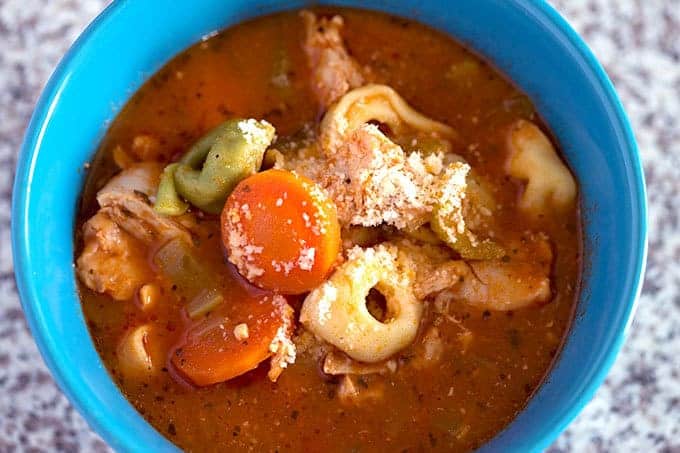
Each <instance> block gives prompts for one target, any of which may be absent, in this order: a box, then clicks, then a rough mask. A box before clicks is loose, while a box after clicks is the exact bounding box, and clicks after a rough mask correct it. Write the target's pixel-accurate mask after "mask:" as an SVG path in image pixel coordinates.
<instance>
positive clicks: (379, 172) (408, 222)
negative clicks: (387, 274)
mask: <svg viewBox="0 0 680 453" xmlns="http://www.w3.org/2000/svg"><path fill="white" fill-rule="evenodd" d="M328 166H329V171H328V172H327V176H326V177H325V178H324V181H323V184H322V186H323V187H324V188H325V189H326V190H327V191H328V192H329V194H330V195H331V198H332V199H333V200H334V201H335V203H336V205H337V207H338V219H339V220H340V224H341V225H363V226H377V225H380V224H383V223H385V224H388V225H393V226H395V227H397V228H400V229H402V228H417V227H418V226H419V225H421V224H423V223H425V222H426V221H427V219H428V217H429V213H430V212H431V211H432V206H433V204H434V190H433V185H434V183H435V180H436V173H435V172H436V169H438V168H439V166H432V165H429V164H428V161H427V160H425V159H423V158H422V156H421V155H420V154H418V153H412V154H410V155H406V153H404V150H403V149H402V148H401V147H400V146H399V145H397V144H396V143H394V142H392V141H391V140H390V139H389V138H387V137H386V136H385V135H384V134H383V133H382V132H380V130H379V129H378V127H377V126H375V125H373V124H364V125H362V126H360V127H359V128H358V129H357V130H355V131H354V132H353V133H351V135H350V136H349V137H348V138H347V141H346V142H345V144H344V145H343V146H342V147H340V148H339V149H338V151H337V152H336V153H335V155H334V156H333V157H332V158H330V160H329V161H328Z"/></svg>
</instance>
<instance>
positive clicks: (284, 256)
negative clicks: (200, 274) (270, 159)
mask: <svg viewBox="0 0 680 453" xmlns="http://www.w3.org/2000/svg"><path fill="white" fill-rule="evenodd" d="M222 241H223V243H224V245H225V247H226V249H227V251H228V253H229V261H231V262H232V263H234V264H235V265H236V267H237V268H238V270H239V272H240V273H241V275H243V276H244V277H245V278H247V279H248V280H249V281H250V282H251V283H253V284H255V285H257V286H260V287H262V288H266V289H269V290H272V291H277V292H280V293H283V294H301V293H304V292H307V291H310V290H312V289H313V288H316V287H317V286H318V285H320V284H321V283H323V281H324V280H325V279H326V277H327V276H328V274H329V272H330V270H331V268H332V267H333V264H334V263H335V262H336V260H337V258H338V254H339V252H340V225H339V223H338V216H337V211H336V208H335V204H334V203H333V202H332V201H331V200H330V199H329V198H328V197H327V196H326V195H325V194H324V192H323V191H322V190H321V189H320V188H319V187H318V186H317V185H316V184H315V183H314V182H313V181H311V180H310V179H307V178H305V177H303V176H300V175H298V174H296V173H293V172H289V171H285V170H278V169H274V170H267V171H264V172H262V173H257V174H255V175H253V176H250V177H248V178H246V179H244V180H243V181H241V182H240V183H239V184H238V185H237V186H236V188H235V189H234V191H233V192H232V193H231V195H230V196H229V198H228V199H227V203H226V205H225V206H224V210H223V211H222Z"/></svg>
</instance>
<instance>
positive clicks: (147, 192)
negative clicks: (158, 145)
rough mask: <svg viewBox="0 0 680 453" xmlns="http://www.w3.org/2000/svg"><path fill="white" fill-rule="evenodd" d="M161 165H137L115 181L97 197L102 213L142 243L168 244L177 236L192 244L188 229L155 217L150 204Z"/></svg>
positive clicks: (161, 216)
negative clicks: (159, 242) (161, 241)
mask: <svg viewBox="0 0 680 453" xmlns="http://www.w3.org/2000/svg"><path fill="white" fill-rule="evenodd" d="M162 170H163V168H162V165H161V164H158V163H155V162H146V163H141V164H136V165H133V166H131V167H130V168H128V169H126V170H123V171H122V172H120V173H119V174H118V175H116V176H115V177H113V178H112V179H111V180H110V181H109V182H108V184H106V186H104V187H103V188H102V189H101V190H100V191H99V192H98V193H97V201H98V202H99V206H101V210H100V211H101V212H104V213H106V214H107V215H108V216H109V217H110V218H111V219H112V220H113V221H114V222H116V223H117V224H118V225H120V226H121V227H122V228H123V229H125V230H126V231H127V232H129V233H130V234H132V235H133V236H134V237H135V238H137V239H139V240H140V241H142V242H144V243H146V244H149V243H151V242H153V241H154V240H169V239H173V238H175V237H178V236H182V237H184V238H185V239H186V240H187V241H191V233H190V231H189V229H188V228H187V227H186V226H185V225H182V224H181V223H179V222H178V221H176V220H175V219H173V218H170V217H166V216H163V215H160V214H158V213H156V211H154V209H153V205H152V203H151V201H150V198H151V197H154V196H155V194H156V189H157V187H158V181H159V179H160V174H161V172H162Z"/></svg>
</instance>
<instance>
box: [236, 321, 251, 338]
mask: <svg viewBox="0 0 680 453" xmlns="http://www.w3.org/2000/svg"><path fill="white" fill-rule="evenodd" d="M249 336H250V334H249V333H248V324H246V323H243V322H242V323H241V324H237V325H236V327H234V337H236V339H237V340H238V341H243V340H247V339H248V337H249Z"/></svg>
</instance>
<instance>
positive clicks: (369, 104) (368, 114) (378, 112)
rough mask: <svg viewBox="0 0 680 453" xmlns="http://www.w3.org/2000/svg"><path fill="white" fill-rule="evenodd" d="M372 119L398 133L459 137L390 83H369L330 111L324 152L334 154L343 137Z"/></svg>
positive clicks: (324, 129)
mask: <svg viewBox="0 0 680 453" xmlns="http://www.w3.org/2000/svg"><path fill="white" fill-rule="evenodd" d="M372 120H374V121H379V122H381V123H383V124H386V125H387V126H389V128H390V130H391V132H392V133H393V134H395V135H401V134H403V133H406V132H408V131H415V132H421V133H428V134H434V135H436V136H439V137H443V138H454V137H455V136H456V133H455V131H454V130H453V129H452V128H451V127H450V126H447V125H446V124H443V123H440V122H438V121H434V120H432V119H430V118H428V117H426V116H424V115H423V114H421V113H419V112H417V111H416V110H414V109H413V108H412V107H411V106H409V105H408V104H407V103H406V101H405V100H404V99H403V98H402V97H401V96H399V94H397V92H396V91H394V90H393V89H392V88H390V87H389V86H387V85H377V84H370V85H365V86H363V87H361V88H357V89H354V90H352V91H350V92H349V93H347V94H345V95H344V96H343V97H342V98H340V100H339V101H338V102H337V103H336V104H335V105H333V106H332V107H331V108H330V109H329V110H328V112H327V113H326V115H325V116H324V118H323V121H322V123H321V143H322V147H323V149H324V151H325V152H326V153H330V154H332V153H333V151H334V150H335V149H337V148H338V147H339V146H340V145H341V144H342V142H343V138H344V137H346V136H347V135H348V134H349V133H351V132H352V131H354V130H356V129H357V128H359V127H360V126H361V125H362V124H364V123H368V122H369V121H372Z"/></svg>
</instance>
